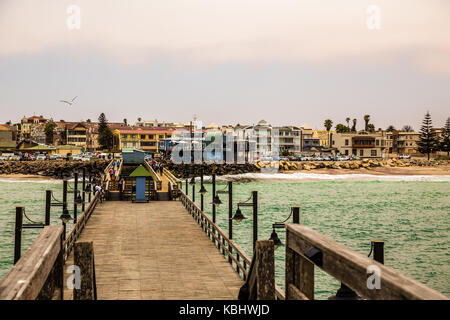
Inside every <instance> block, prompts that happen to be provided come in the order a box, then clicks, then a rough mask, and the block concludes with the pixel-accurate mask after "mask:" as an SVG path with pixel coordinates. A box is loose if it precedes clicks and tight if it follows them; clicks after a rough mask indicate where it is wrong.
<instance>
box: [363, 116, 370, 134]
mask: <svg viewBox="0 0 450 320" xmlns="http://www.w3.org/2000/svg"><path fill="white" fill-rule="evenodd" d="M369 121H370V115H368V114H366V115H365V116H364V122H365V125H364V131H369Z"/></svg>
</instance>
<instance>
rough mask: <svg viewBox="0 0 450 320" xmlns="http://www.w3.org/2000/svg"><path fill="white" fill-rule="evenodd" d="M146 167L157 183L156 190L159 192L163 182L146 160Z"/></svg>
mask: <svg viewBox="0 0 450 320" xmlns="http://www.w3.org/2000/svg"><path fill="white" fill-rule="evenodd" d="M144 166H145V168H146V169H147V170H148V172H150V175H151V176H152V179H153V180H154V181H155V182H156V188H157V190H161V189H162V180H161V178H160V177H159V176H158V175H157V174H156V172H155V170H153V168H152V166H151V165H150V164H149V163H148V162H147V161H146V160H145V161H144Z"/></svg>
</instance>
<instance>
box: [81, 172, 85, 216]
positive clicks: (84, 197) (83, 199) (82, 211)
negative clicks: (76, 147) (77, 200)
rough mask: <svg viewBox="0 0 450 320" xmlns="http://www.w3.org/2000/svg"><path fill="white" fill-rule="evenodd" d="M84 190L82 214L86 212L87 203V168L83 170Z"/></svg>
mask: <svg viewBox="0 0 450 320" xmlns="http://www.w3.org/2000/svg"><path fill="white" fill-rule="evenodd" d="M82 190H83V197H82V199H83V204H82V205H81V212H84V209H85V208H86V207H85V202H86V168H83V182H82Z"/></svg>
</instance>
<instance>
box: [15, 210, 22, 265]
mask: <svg viewBox="0 0 450 320" xmlns="http://www.w3.org/2000/svg"><path fill="white" fill-rule="evenodd" d="M24 210H25V208H24V207H16V225H15V228H14V264H16V262H17V261H19V259H20V255H21V250H22V224H23V211H24Z"/></svg>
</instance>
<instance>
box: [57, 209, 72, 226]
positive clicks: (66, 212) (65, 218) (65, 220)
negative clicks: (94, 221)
mask: <svg viewBox="0 0 450 320" xmlns="http://www.w3.org/2000/svg"><path fill="white" fill-rule="evenodd" d="M59 219H61V221H62V222H63V223H64V224H66V223H68V222H69V221H70V220H73V218H72V216H71V215H70V213H69V210H67V208H64V209H63V213H62V214H61V215H60V216H59Z"/></svg>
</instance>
